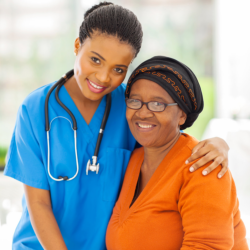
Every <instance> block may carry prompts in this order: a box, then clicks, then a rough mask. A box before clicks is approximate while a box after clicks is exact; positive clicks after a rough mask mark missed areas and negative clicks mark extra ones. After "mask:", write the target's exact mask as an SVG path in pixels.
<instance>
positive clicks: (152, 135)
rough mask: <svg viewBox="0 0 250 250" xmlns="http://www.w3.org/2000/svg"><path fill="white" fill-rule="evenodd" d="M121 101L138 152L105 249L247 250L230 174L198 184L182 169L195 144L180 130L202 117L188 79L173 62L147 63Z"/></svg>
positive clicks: (195, 85)
mask: <svg viewBox="0 0 250 250" xmlns="http://www.w3.org/2000/svg"><path fill="white" fill-rule="evenodd" d="M126 98H127V99H126V104H127V107H128V108H127V113H126V117H127V120H128V123H129V127H130V130H131V132H132V134H133V136H134V137H135V139H136V140H137V141H138V142H139V143H140V144H141V145H142V146H143V147H142V148H139V149H137V150H135V151H134V153H133V155H132V157H131V159H130V162H129V165H128V168H127V171H126V175H125V179H124V182H123V186H122V190H121V193H120V197H119V199H118V201H117V203H116V205H115V208H114V210H113V215H112V217H111V220H110V222H109V225H108V229H107V235H106V244H107V249H108V250H140V249H141V250H147V249H149V250H163V249H164V250H178V249H181V250H187V249H225V250H228V249H233V250H247V249H248V246H247V242H246V239H245V235H246V230H245V226H244V224H243V222H242V220H241V218H240V212H239V202H238V199H237V195H236V188H235V184H234V181H233V179H232V176H231V173H230V172H229V171H228V172H227V173H226V174H225V177H223V178H222V179H221V180H219V179H218V178H215V176H216V174H217V173H216V171H214V172H213V173H212V174H210V175H209V176H207V177H206V178H204V177H203V176H202V174H201V173H200V172H199V171H196V172H195V173H193V174H191V173H190V171H189V168H190V164H186V162H185V161H186V159H187V158H188V157H189V156H190V155H191V153H192V149H193V148H194V147H195V146H196V145H197V144H198V141H197V140H196V139H195V138H193V137H191V136H189V135H187V134H184V133H181V132H180V129H185V128H187V127H190V126H192V124H193V122H194V121H195V120H196V119H197V117H198V115H199V113H200V112H201V111H202V109H203V97H202V92H201V89H200V85H199V82H198V80H197V78H196V77H195V75H194V73H193V72H192V71H191V70H190V69H189V68H188V67H187V66H186V65H184V64H182V63H180V62H178V61H177V60H174V59H171V58H168V57H160V56H158V57H153V58H151V59H149V60H147V61H146V62H144V63H142V64H141V65H140V66H139V67H138V68H137V69H136V70H135V71H134V72H133V74H132V76H131V77H130V79H129V83H128V85H127V90H126ZM207 165H209V164H207ZM207 165H206V166H204V168H206V167H207Z"/></svg>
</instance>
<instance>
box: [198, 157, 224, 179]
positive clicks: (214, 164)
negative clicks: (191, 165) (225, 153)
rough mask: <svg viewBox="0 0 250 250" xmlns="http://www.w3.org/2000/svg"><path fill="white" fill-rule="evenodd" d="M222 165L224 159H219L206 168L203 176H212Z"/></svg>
mask: <svg viewBox="0 0 250 250" xmlns="http://www.w3.org/2000/svg"><path fill="white" fill-rule="evenodd" d="M221 163H222V158H220V157H217V158H216V159H215V160H214V162H213V163H212V164H211V165H209V166H208V167H207V168H205V169H204V170H203V171H202V174H203V175H208V174H210V173H211V172H212V171H213V170H215V169H216V168H217V167H218V166H219V165H220V164H221Z"/></svg>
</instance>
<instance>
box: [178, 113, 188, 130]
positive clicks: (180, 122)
mask: <svg viewBox="0 0 250 250" xmlns="http://www.w3.org/2000/svg"><path fill="white" fill-rule="evenodd" d="M186 119H187V114H186V113H185V112H184V111H183V110H181V116H180V119H179V123H178V125H179V126H181V125H183V124H184V123H185V121H186Z"/></svg>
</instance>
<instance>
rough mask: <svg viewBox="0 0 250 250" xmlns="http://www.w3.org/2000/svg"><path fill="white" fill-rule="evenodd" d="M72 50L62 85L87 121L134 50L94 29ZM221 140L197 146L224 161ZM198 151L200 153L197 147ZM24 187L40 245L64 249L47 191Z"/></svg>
mask: <svg viewBox="0 0 250 250" xmlns="http://www.w3.org/2000/svg"><path fill="white" fill-rule="evenodd" d="M74 53H75V54H76V60H75V65H74V72H75V75H74V76H73V77H72V78H70V79H69V80H68V81H67V82H66V84H65V88H66V89H67V91H68V93H69V95H70V96H71V98H72V99H73V101H74V103H75V104H76V106H77V108H78V110H79V111H80V113H81V114H82V116H83V118H84V120H85V121H86V123H87V124H89V123H90V121H91V119H92V117H93V115H94V113H95V111H96V109H97V107H98V105H99V104H100V102H101V100H102V98H103V96H105V95H106V94H108V93H110V92H112V91H113V90H114V89H115V88H117V87H118V86H119V85H120V84H121V83H122V81H123V80H124V78H125V76H126V73H127V68H128V66H129V65H130V63H131V61H132V60H133V58H134V55H135V52H134V50H133V48H132V47H131V46H130V45H129V44H127V43H124V42H120V41H119V39H118V38H117V37H114V36H107V35H104V34H100V33H98V32H94V33H93V34H92V37H91V38H87V39H86V40H85V41H84V42H83V44H81V43H80V40H79V38H77V39H76V40H75V43H74ZM88 81H92V82H94V83H96V84H97V85H99V86H103V87H105V90H104V91H103V92H101V93H94V92H93V91H91V89H90V88H89V87H88ZM176 139H177V137H176ZM220 140H221V141H218V140H217V141H216V142H215V141H214V139H211V141H210V142H207V141H205V144H206V145H204V144H201V145H200V147H201V148H202V149H203V152H209V154H210V155H213V156H214V159H216V158H218V156H219V157H221V159H223V160H225V158H223V154H225V151H226V153H227V151H228V150H227V148H226V147H227V145H226V143H225V142H224V141H223V140H222V139H220ZM201 143H204V142H201ZM223 143H224V144H225V145H223ZM207 145H209V147H208V146H207ZM218 148H222V151H223V154H222V153H221V152H218ZM225 148H226V149H225ZM197 149H198V148H197ZM204 149H205V151H204ZM216 150H217V152H215V151H216ZM214 152H215V153H214ZM197 153H198V154H200V150H199V151H198V152H197ZM211 153H212V154H211ZM194 159H196V158H195V155H194V156H193V159H191V160H194ZM209 161H210V160H209ZM205 163H206V162H205ZM205 163H203V165H204V164H205ZM196 164H197V163H196ZM201 166H202V165H200V166H199V165H196V166H195V167H196V168H198V167H201ZM217 166H218V165H217ZM217 166H216V167H217ZM214 168H215V166H214ZM24 189H25V197H26V200H27V205H28V211H29V214H30V218H31V223H32V226H33V228H34V230H35V233H36V235H37V237H38V239H39V241H40V243H41V245H42V247H43V248H44V249H45V250H52V249H53V250H57V249H58V250H59V249H60V250H65V249H67V247H66V245H65V243H64V240H63V237H62V235H61V232H60V229H59V227H58V225H57V222H56V220H55V217H54V214H53V210H52V207H51V200H50V192H49V191H48V190H42V189H38V188H33V187H30V186H27V185H24Z"/></svg>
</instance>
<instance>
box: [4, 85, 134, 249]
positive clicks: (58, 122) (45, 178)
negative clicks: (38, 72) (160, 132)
mask: <svg viewBox="0 0 250 250" xmlns="http://www.w3.org/2000/svg"><path fill="white" fill-rule="evenodd" d="M53 84H54V83H52V84H49V85H46V86H43V87H41V88H39V89H37V90H35V91H34V92H32V93H31V94H30V95H29V96H28V97H27V98H26V99H25V101H24V102H23V104H22V105H21V107H20V108H19V111H18V114H17V121H16V125H15V129H14V133H13V137H12V140H11V144H10V148H9V151H8V156H7V163H6V167H5V171H4V173H5V175H7V176H10V177H12V178H15V179H16V180H18V181H21V182H22V183H24V184H26V185H29V186H32V187H35V188H40V189H45V190H50V194H51V202H52V209H53V212H54V215H55V218H56V221H57V223H58V225H59V228H60V230H61V233H62V236H63V238H64V241H65V243H66V245H67V248H68V249H69V250H70V249H72V250H76V249H77V250H80V249H88V250H92V249H93V250H97V249H98V250H101V249H106V246H105V234H106V228H107V225H108V222H109V219H110V216H111V213H112V209H113V207H114V205H115V202H116V199H117V197H118V195H119V191H120V188H121V185H122V181H123V177H124V174H125V171H126V167H127V164H128V162H129V158H130V155H131V152H132V151H133V149H134V148H135V144H136V141H135V139H134V137H133V136H132V134H131V133H130V130H129V127H128V124H127V121H126V117H125V112H126V106H125V97H124V91H125V87H126V85H125V84H122V85H121V86H119V87H118V88H117V89H116V90H114V91H113V92H112V104H111V110H110V114H109V118H108V120H107V124H106V128H105V131H104V134H103V138H102V142H101V146H100V150H99V155H98V163H99V164H100V170H99V173H98V174H96V173H95V172H89V174H88V175H86V165H87V162H88V160H89V159H91V160H92V156H93V155H94V150H95V146H96V142H97V137H98V133H99V129H100V126H101V122H102V118H103V115H104V111H105V107H106V97H104V98H103V99H102V101H101V103H100V105H99V107H98V109H97V111H96V112H95V114H94V116H93V118H92V120H91V122H90V124H89V125H87V123H86V122H85V120H84V119H83V117H82V115H81V114H80V112H79V110H78V109H77V107H76V105H75V104H74V102H73V100H72V99H71V97H70V95H69V94H68V92H67V90H66V88H65V87H64V86H63V87H62V88H61V90H60V92H59V97H60V99H61V101H62V102H63V103H64V104H65V105H66V106H67V107H68V108H69V109H70V110H71V112H72V113H73V114H74V116H75V118H76V121H77V126H78V129H77V150H78V159H79V173H78V176H77V177H76V178H75V179H74V180H72V181H61V182H56V181H54V180H52V179H51V178H50V177H49V175H48V170H47V137H46V131H45V114H44V113H45V112H44V103H45V98H46V95H47V93H48V91H49V89H50V88H51V86H52V85H53ZM59 116H62V117H66V118H68V119H69V120H70V121H71V118H70V116H69V115H68V113H67V112H66V111H65V110H64V109H63V108H62V107H61V106H60V105H59V104H58V103H57V101H56V99H55V93H54V92H53V93H52V94H51V96H50V99H49V120H50V121H51V120H52V119H53V118H55V117H59ZM50 148H51V160H50V165H51V174H52V176H53V177H55V178H58V176H68V177H72V176H74V174H75V172H76V160H75V149H74V133H73V130H72V129H71V124H70V122H69V121H68V120H66V119H63V118H58V119H55V120H54V121H53V122H52V125H51V130H50ZM22 204H23V213H22V217H21V220H20V222H19V224H18V226H17V228H16V231H15V234H14V239H13V249H15V250H21V249H22V250H28V249H29V250H30V249H35V250H39V249H43V248H42V246H41V245H40V243H39V241H38V239H37V237H36V235H35V232H34V230H33V228H32V225H31V222H30V217H29V213H28V209H27V204H26V201H25V197H23V201H22Z"/></svg>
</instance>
